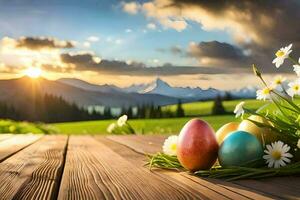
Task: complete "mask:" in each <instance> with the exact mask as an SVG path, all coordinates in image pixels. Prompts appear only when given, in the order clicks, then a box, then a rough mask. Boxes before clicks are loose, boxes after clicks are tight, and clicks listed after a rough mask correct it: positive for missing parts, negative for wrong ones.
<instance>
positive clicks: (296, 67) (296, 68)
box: [293, 58, 300, 76]
mask: <svg viewBox="0 0 300 200" xmlns="http://www.w3.org/2000/svg"><path fill="white" fill-rule="evenodd" d="M293 67H294V72H296V74H297V76H300V58H299V60H298V64H297V65H293Z"/></svg>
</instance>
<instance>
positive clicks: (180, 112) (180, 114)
mask: <svg viewBox="0 0 300 200" xmlns="http://www.w3.org/2000/svg"><path fill="white" fill-rule="evenodd" d="M176 117H184V109H183V108H182V103H181V100H178V103H177V109H176Z"/></svg>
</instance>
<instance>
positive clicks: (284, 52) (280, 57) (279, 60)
mask: <svg viewBox="0 0 300 200" xmlns="http://www.w3.org/2000/svg"><path fill="white" fill-rule="evenodd" d="M292 46H293V45H292V44H290V45H289V46H287V47H283V48H281V49H280V50H278V51H277V52H276V54H275V55H276V58H275V59H274V60H273V62H272V63H275V66H276V67H277V68H279V67H280V66H281V65H282V64H283V62H284V60H285V59H287V58H288V57H289V54H290V53H291V52H292V50H291V48H292Z"/></svg>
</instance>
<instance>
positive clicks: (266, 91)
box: [262, 88, 271, 95]
mask: <svg viewBox="0 0 300 200" xmlns="http://www.w3.org/2000/svg"><path fill="white" fill-rule="evenodd" d="M270 91H271V90H270V89H269V88H265V89H263V90H262V93H263V94H265V95H267V94H270Z"/></svg>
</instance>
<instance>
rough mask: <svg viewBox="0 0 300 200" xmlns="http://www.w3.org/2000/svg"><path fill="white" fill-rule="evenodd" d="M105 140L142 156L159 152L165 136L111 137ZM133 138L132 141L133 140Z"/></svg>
mask: <svg viewBox="0 0 300 200" xmlns="http://www.w3.org/2000/svg"><path fill="white" fill-rule="evenodd" d="M107 138H109V139H111V140H114V141H116V142H118V143H120V144H124V145H126V146H130V147H131V148H132V149H133V150H134V151H136V152H138V153H142V154H145V153H147V154H154V153H157V152H159V151H161V147H162V143H163V141H164V140H165V139H166V138H167V136H162V135H147V136H146V135H136V136H133V135H120V136H116V135H111V136H107ZM133 138H134V139H133Z"/></svg>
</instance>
